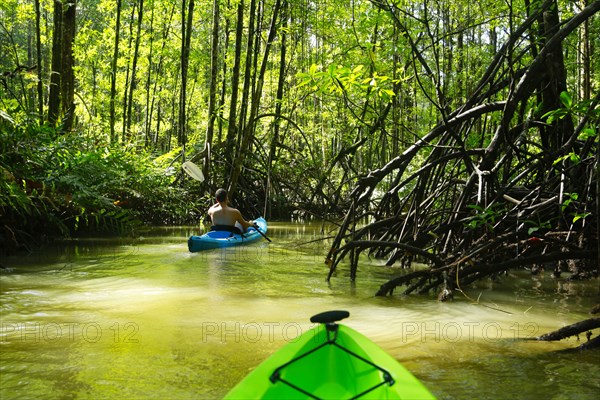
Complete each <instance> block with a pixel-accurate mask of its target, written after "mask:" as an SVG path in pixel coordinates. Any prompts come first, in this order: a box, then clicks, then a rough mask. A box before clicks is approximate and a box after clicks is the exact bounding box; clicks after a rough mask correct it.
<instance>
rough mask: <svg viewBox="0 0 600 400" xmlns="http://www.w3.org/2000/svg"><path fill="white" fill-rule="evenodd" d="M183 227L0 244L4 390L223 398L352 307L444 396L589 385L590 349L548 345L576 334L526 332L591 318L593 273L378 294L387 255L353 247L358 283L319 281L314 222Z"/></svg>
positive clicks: (356, 319) (357, 324)
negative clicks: (231, 242)
mask: <svg viewBox="0 0 600 400" xmlns="http://www.w3.org/2000/svg"><path fill="white" fill-rule="evenodd" d="M195 229H196V228H193V227H184V228H180V229H158V230H155V231H150V232H148V233H146V234H144V236H143V237H140V238H135V239H119V240H92V239H88V240H80V241H77V242H75V243H70V244H68V245H67V246H64V247H59V248H56V249H53V250H52V249H48V250H47V251H45V252H44V253H38V254H34V255H31V256H28V257H22V258H11V259H8V260H3V261H2V264H3V265H7V266H11V267H12V268H14V269H13V271H12V272H10V273H4V274H2V275H1V276H0V298H1V303H0V315H1V318H2V319H1V330H0V346H1V351H2V358H1V363H2V365H1V368H2V374H0V380H1V381H0V397H2V398H3V399H4V398H22V397H42V396H47V395H48V394H51V396H53V397H61V398H62V397H68V398H70V397H83V398H107V397H121V398H153V397H156V398H181V399H187V398H192V397H194V398H219V397H221V396H222V395H224V394H225V393H226V392H227V390H228V389H229V388H230V387H232V386H233V385H234V384H235V383H237V381H238V380H240V379H241V378H242V377H243V376H245V375H246V374H247V373H248V371H249V370H250V369H251V368H253V367H254V366H256V365H257V364H258V363H259V362H260V361H261V360H263V359H264V358H266V357H267V356H268V355H269V354H271V353H272V352H273V351H275V350H276V349H278V348H279V347H280V346H281V345H282V344H284V343H286V342H287V341H290V340H294V338H295V337H297V336H298V335H299V334H301V333H302V332H304V331H306V330H307V329H310V328H311V327H312V324H310V323H309V322H308V318H309V317H310V316H311V315H313V314H316V313H318V312H321V311H324V310H328V309H347V310H349V311H350V312H351V318H350V319H348V320H347V322H346V323H347V324H348V325H349V326H351V327H353V328H354V329H356V330H358V331H360V332H361V333H363V334H365V335H366V336H368V337H369V338H371V339H372V340H374V341H375V342H377V343H378V344H379V345H381V346H382V347H383V348H384V349H385V350H386V351H388V352H389V353H390V354H391V355H392V356H394V357H395V358H397V359H398V360H400V361H401V362H402V363H403V364H405V365H406V366H407V367H408V368H409V369H410V370H412V371H413V372H414V373H415V374H416V375H417V376H418V377H419V378H420V379H422V380H423V381H424V383H425V384H426V385H427V386H428V387H429V388H430V389H431V390H432V391H433V392H434V393H435V394H436V395H438V396H440V397H442V398H465V397H473V396H474V397H489V398H506V397H515V398H540V397H544V398H553V397H557V396H558V397H571V396H570V394H572V393H577V396H578V398H593V397H592V396H594V397H595V395H596V394H597V391H598V390H599V389H600V383H598V381H597V379H596V377H597V376H599V375H600V366H599V364H600V362H599V361H598V358H597V356H594V355H592V354H589V355H588V354H577V355H572V354H568V353H567V354H563V353H560V354H559V353H555V352H553V351H554V350H561V349H565V348H569V347H574V346H575V345H576V344H577V343H575V340H569V341H562V342H559V343H539V342H536V341H524V340H522V339H524V338H530V337H533V336H537V335H539V334H541V333H544V332H548V331H550V330H554V329H557V328H559V327H561V326H564V325H567V324H569V323H572V322H576V321H578V320H581V319H584V318H587V317H588V315H587V312H588V311H589V310H590V309H591V307H592V306H593V304H594V303H595V302H596V301H597V298H598V297H597V296H598V286H597V282H566V281H565V280H564V279H557V278H554V277H552V275H551V274H541V275H539V276H533V277H532V276H531V275H529V274H527V273H511V274H509V275H508V276H505V277H501V278H499V279H497V280H496V281H491V280H490V281H485V282H479V283H476V284H474V285H473V286H472V287H470V288H465V289H466V290H467V292H468V294H469V297H470V298H473V299H479V302H480V304H473V303H472V302H471V301H470V300H469V299H467V298H464V297H461V296H460V295H457V296H455V299H456V300H455V302H454V303H438V302H436V301H435V300H434V298H433V296H408V297H405V296H400V295H398V296H394V297H390V298H378V297H374V293H375V292H376V291H377V289H378V287H379V285H381V284H382V283H384V282H385V280H386V279H389V278H391V277H392V276H394V274H397V273H399V271H398V270H397V269H393V268H384V267H382V266H381V263H380V262H378V261H376V260H372V261H369V260H367V259H366V258H365V259H364V260H362V262H361V263H360V265H359V271H358V280H357V282H356V283H355V284H353V285H352V284H350V283H349V280H348V275H349V273H348V270H347V267H345V266H344V265H341V266H340V267H339V270H338V272H337V275H336V276H335V277H334V279H333V280H332V281H331V282H330V283H329V284H328V283H327V282H325V277H326V275H327V268H326V266H325V265H324V263H323V255H324V254H325V251H326V246H327V242H326V241H319V240H317V239H319V238H320V237H322V235H323V233H322V232H323V230H322V227H321V226H320V225H318V224H314V225H300V224H273V225H272V226H270V229H269V237H270V238H271V239H273V243H267V242H265V241H263V242H260V243H258V244H256V245H251V246H248V247H239V248H232V249H223V250H215V251H210V252H206V253H195V254H190V253H189V252H187V244H186V242H185V241H186V239H187V236H188V235H189V234H191V233H192V232H194V233H195V232H196V230H195ZM324 234H325V235H327V233H324ZM299 242H300V243H303V244H302V245H298V243H299ZM478 393H485V396H483V395H482V396H478V395H477V394H478Z"/></svg>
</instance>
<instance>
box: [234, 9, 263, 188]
mask: <svg viewBox="0 0 600 400" xmlns="http://www.w3.org/2000/svg"><path fill="white" fill-rule="evenodd" d="M248 14H249V16H248V38H247V42H246V61H245V65H246V68H245V71H244V87H243V89H242V99H241V101H240V110H239V117H238V124H237V136H236V148H235V151H234V153H235V157H234V159H237V158H238V157H239V152H240V151H241V143H242V136H243V132H244V129H245V127H246V116H247V113H248V99H249V97H250V88H251V87H252V85H253V74H252V72H253V69H252V64H253V60H255V59H256V57H257V56H256V54H255V53H256V52H258V49H256V50H255V47H254V40H255V37H256V36H258V35H257V31H258V30H259V29H258V26H256V28H255V17H256V0H251V1H250V9H249V10H248ZM233 168H234V167H232V169H231V170H230V173H231V175H230V179H231V176H232V175H233ZM231 189H233V187H231ZM231 189H230V190H231Z"/></svg>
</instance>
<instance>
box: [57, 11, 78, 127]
mask: <svg viewBox="0 0 600 400" xmlns="http://www.w3.org/2000/svg"><path fill="white" fill-rule="evenodd" d="M76 9H77V0H65V3H64V5H63V12H64V14H63V16H64V22H63V48H62V50H63V52H62V57H63V64H62V73H63V76H62V79H61V87H62V90H61V92H62V95H61V104H62V109H63V115H64V130H65V132H69V131H71V129H72V128H73V123H74V121H75V73H74V70H73V68H74V66H75V57H74V56H73V44H74V43H75V32H76V25H75V14H76Z"/></svg>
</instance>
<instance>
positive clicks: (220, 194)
mask: <svg viewBox="0 0 600 400" xmlns="http://www.w3.org/2000/svg"><path fill="white" fill-rule="evenodd" d="M215 198H216V199H217V201H218V202H220V203H222V202H224V201H225V200H227V190H225V189H218V190H217V192H216V193H215Z"/></svg>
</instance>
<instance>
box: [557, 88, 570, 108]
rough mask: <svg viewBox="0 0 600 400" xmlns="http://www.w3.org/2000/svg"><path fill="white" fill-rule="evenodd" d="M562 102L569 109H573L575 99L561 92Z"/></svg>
mask: <svg viewBox="0 0 600 400" xmlns="http://www.w3.org/2000/svg"><path fill="white" fill-rule="evenodd" d="M560 102H561V103H563V105H564V106H565V107H567V108H571V107H573V99H572V98H571V96H570V95H569V93H567V92H564V91H563V92H560Z"/></svg>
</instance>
